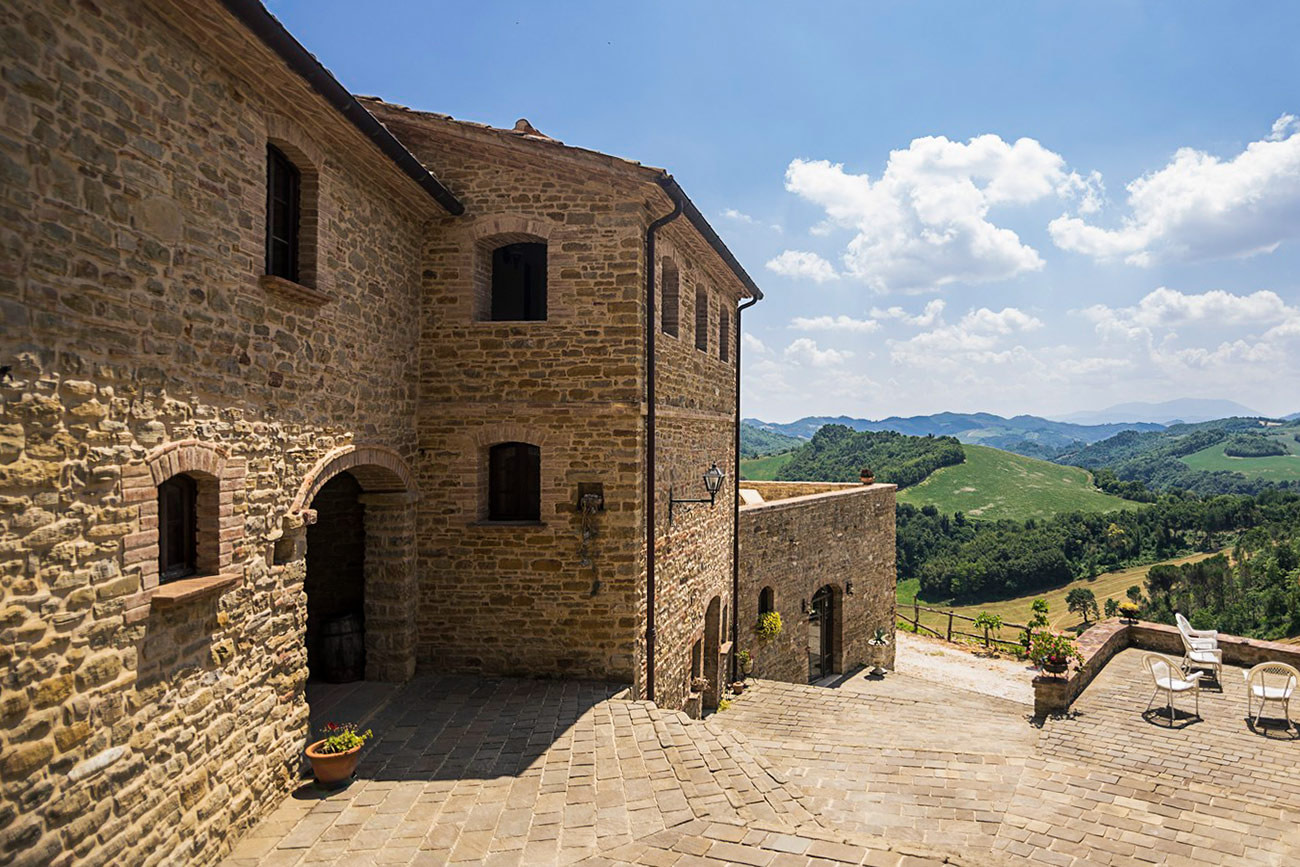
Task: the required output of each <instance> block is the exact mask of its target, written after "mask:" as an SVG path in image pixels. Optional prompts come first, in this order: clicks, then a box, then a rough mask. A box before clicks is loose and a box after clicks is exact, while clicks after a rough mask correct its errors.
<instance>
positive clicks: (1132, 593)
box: [1124, 584, 1142, 602]
mask: <svg viewBox="0 0 1300 867" xmlns="http://www.w3.org/2000/svg"><path fill="white" fill-rule="evenodd" d="M1124 595H1125V596H1127V597H1128V598H1129V601H1130V602H1141V601H1142V588H1141V587H1139V586H1138V585H1136V584H1134V585H1133V586H1132V587H1130V588H1128V589H1127V590H1125V591H1124Z"/></svg>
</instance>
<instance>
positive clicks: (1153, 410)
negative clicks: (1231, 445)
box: [1060, 397, 1300, 426]
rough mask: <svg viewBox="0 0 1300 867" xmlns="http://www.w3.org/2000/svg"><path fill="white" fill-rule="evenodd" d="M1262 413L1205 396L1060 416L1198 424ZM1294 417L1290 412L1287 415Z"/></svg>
mask: <svg viewBox="0 0 1300 867" xmlns="http://www.w3.org/2000/svg"><path fill="white" fill-rule="evenodd" d="M1260 415H1261V413H1258V412H1256V411H1255V410H1253V409H1251V408H1250V407H1247V406H1242V405H1241V404H1239V403H1237V402H1236V401H1235V400H1206V399H1203V398H1193V397H1182V398H1178V399H1177V400H1166V401H1163V402H1161V403H1143V402H1136V403H1117V404H1115V405H1114V406H1108V407H1106V408H1105V409H1099V410H1086V411H1081V412H1072V413H1070V414H1068V415H1063V416H1060V420H1061V421H1064V422H1073V423H1075V424H1085V425H1098V424H1127V423H1134V422H1151V423H1155V424H1161V425H1166V426H1168V425H1171V424H1175V423H1177V422H1186V423H1188V424H1195V423H1196V422H1202V421H1214V420H1216V419H1221V418H1232V417H1234V416H1236V417H1240V418H1258V417H1260ZM1298 415H1300V414H1298ZM1294 417H1295V416H1287V418H1294Z"/></svg>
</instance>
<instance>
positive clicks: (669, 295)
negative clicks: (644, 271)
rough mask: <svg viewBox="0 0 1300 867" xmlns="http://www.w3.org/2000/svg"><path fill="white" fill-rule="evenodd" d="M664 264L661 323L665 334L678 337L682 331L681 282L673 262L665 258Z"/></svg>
mask: <svg viewBox="0 0 1300 867" xmlns="http://www.w3.org/2000/svg"><path fill="white" fill-rule="evenodd" d="M663 263H664V264H663V303H662V306H663V310H662V311H661V312H660V314H659V315H660V321H661V322H662V323H663V330H664V334H671V335H672V336H673V337H676V336H677V335H678V333H679V332H680V331H681V317H682V298H681V282H680V280H679V278H678V274H677V266H676V265H674V264H673V261H672V260H671V259H667V258H665V259H664V260H663Z"/></svg>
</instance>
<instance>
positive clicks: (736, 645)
mask: <svg viewBox="0 0 1300 867" xmlns="http://www.w3.org/2000/svg"><path fill="white" fill-rule="evenodd" d="M759 300H760V298H759V297H754V298H751V299H749V300H748V301H746V302H745V303H744V304H741V305H740V306H739V307H737V308H736V425H735V442H734V443H733V447H732V456H733V458H734V460H735V464H734V466H733V467H732V475H731V479H732V487H733V496H734V498H735V502H734V503H733V505H732V507H731V680H732V682H733V683H734V682H735V681H737V680H740V675H739V673H738V672H737V670H736V666H737V664H738V663H737V662H736V654H738V653H739V652H740V348H741V345H742V344H743V343H744V342H745V341H743V340H741V339H740V333H741V332H740V314H741V313H743V312H745V310H746V309H747V308H749V307H753V306H754V305H755V304H757V303H758V302H759Z"/></svg>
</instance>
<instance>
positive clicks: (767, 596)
mask: <svg viewBox="0 0 1300 867" xmlns="http://www.w3.org/2000/svg"><path fill="white" fill-rule="evenodd" d="M775 610H776V593H775V592H774V591H773V590H772V588H771V587H764V588H763V589H762V590H760V591H758V613H759V614H767V613H768V612H769V611H775Z"/></svg>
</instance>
